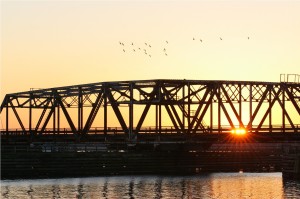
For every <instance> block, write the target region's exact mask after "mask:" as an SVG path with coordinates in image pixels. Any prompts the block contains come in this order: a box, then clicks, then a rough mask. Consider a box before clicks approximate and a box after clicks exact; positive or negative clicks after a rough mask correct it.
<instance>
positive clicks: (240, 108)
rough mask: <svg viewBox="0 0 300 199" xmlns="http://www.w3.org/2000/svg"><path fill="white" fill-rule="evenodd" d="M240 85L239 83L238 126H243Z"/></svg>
mask: <svg viewBox="0 0 300 199" xmlns="http://www.w3.org/2000/svg"><path fill="white" fill-rule="evenodd" d="M242 113H243V112H242V85H241V84H239V115H240V128H241V127H243V128H244V125H243V119H242Z"/></svg>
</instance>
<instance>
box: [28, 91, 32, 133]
mask: <svg viewBox="0 0 300 199" xmlns="http://www.w3.org/2000/svg"><path fill="white" fill-rule="evenodd" d="M31 130H32V93H30V95H29V133H30V136H31V137H33V132H32V131H31Z"/></svg>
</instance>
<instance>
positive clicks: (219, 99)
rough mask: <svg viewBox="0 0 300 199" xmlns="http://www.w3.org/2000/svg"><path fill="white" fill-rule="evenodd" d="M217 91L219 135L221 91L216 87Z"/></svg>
mask: <svg viewBox="0 0 300 199" xmlns="http://www.w3.org/2000/svg"><path fill="white" fill-rule="evenodd" d="M216 89H217V99H218V132H219V133H221V100H222V99H221V89H220V86H219V85H218V88H216Z"/></svg>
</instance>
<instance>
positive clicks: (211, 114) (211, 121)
mask: <svg viewBox="0 0 300 199" xmlns="http://www.w3.org/2000/svg"><path fill="white" fill-rule="evenodd" d="M213 105H214V98H212V101H211V104H210V133H212V131H213V125H214V122H213Z"/></svg>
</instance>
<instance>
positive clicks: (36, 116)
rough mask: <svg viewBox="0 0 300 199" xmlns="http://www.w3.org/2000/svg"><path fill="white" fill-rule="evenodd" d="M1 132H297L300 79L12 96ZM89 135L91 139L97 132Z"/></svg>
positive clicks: (83, 88) (80, 88) (166, 83)
mask: <svg viewBox="0 0 300 199" xmlns="http://www.w3.org/2000/svg"><path fill="white" fill-rule="evenodd" d="M0 111H1V112H0V113H1V118H2V123H4V124H3V125H4V127H2V128H3V129H2V130H1V134H2V135H6V136H10V135H11V136H15V135H18V136H22V135H24V136H28V135H30V137H31V138H32V139H35V138H37V137H42V136H43V135H45V136H49V134H51V135H55V136H57V137H59V136H60V135H69V136H70V135H71V134H72V135H73V136H74V137H75V138H76V139H80V138H83V137H84V138H88V137H89V136H90V135H91V136H93V137H95V135H99V136H102V137H103V135H109V134H124V135H125V136H126V140H128V141H134V140H135V139H136V138H137V137H138V135H139V134H153V133H154V134H160V135H161V134H169V133H177V134H182V135H187V134H216V133H217V134H220V133H230V132H232V131H234V132H239V131H245V132H247V133H297V132H299V131H300V83H291V82H250V81H206V80H164V79H158V80H141V81H118V82H101V83H92V84H82V85H74V86H65V87H56V88H48V89H31V90H30V91H25V92H19V93H12V94H7V95H6V96H5V98H4V100H3V102H2V104H1V109H0ZM91 136H90V137H91Z"/></svg>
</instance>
